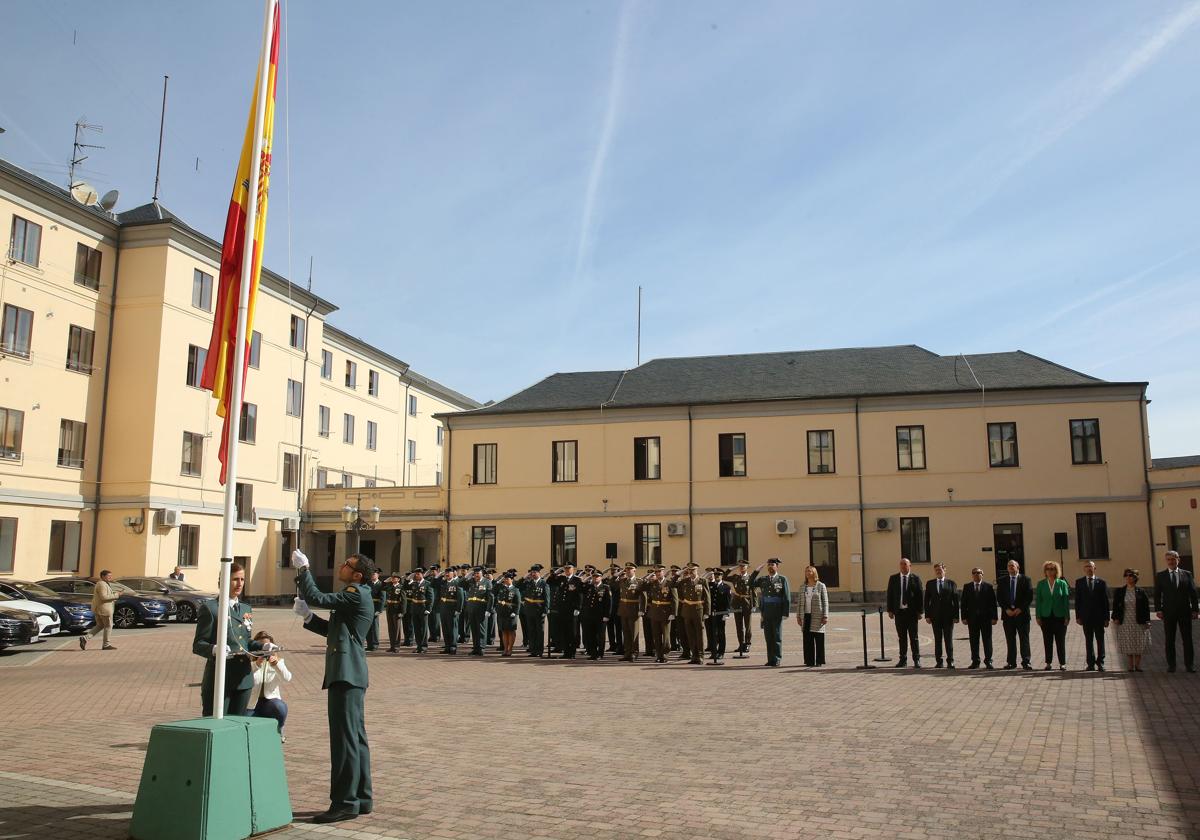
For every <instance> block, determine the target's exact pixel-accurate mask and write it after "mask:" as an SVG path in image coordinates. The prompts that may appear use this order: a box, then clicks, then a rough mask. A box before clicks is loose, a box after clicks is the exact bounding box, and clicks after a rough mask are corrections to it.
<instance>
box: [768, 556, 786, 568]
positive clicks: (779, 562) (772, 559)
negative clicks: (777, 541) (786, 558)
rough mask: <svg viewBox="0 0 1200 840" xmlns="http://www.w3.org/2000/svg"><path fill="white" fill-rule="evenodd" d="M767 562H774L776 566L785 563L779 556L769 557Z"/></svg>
mask: <svg viewBox="0 0 1200 840" xmlns="http://www.w3.org/2000/svg"><path fill="white" fill-rule="evenodd" d="M767 562H768V563H774V564H775V565H776V566H782V565H783V561H782V560H780V559H779V558H778V557H769V558H767Z"/></svg>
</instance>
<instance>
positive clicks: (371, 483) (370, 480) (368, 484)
mask: <svg viewBox="0 0 1200 840" xmlns="http://www.w3.org/2000/svg"><path fill="white" fill-rule="evenodd" d="M377 483H378V482H376V481H375V479H373V478H368V479H367V480H366V481H364V482H363V486H364V487H375V486H376V484H377Z"/></svg>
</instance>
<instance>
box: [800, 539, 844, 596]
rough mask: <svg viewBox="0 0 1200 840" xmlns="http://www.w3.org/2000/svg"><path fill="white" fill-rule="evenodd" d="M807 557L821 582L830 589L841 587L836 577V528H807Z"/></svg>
mask: <svg viewBox="0 0 1200 840" xmlns="http://www.w3.org/2000/svg"><path fill="white" fill-rule="evenodd" d="M808 556H809V562H811V563H812V564H813V565H814V566H816V568H817V575H818V576H819V577H820V579H821V582H822V583H824V584H825V586H827V587H828V588H830V589H837V588H838V587H839V586H840V585H841V581H840V580H839V577H838V543H837V528H809V529H808Z"/></svg>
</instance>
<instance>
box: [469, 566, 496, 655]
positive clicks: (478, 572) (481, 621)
mask: <svg viewBox="0 0 1200 840" xmlns="http://www.w3.org/2000/svg"><path fill="white" fill-rule="evenodd" d="M491 611H492V582H491V581H490V580H485V579H484V577H483V569H480V568H478V567H477V568H476V569H475V571H474V574H473V575H472V580H471V582H470V583H469V584H468V585H467V624H468V626H469V627H470V628H471V656H483V646H484V634H485V633H486V632H487V617H488V613H490V612H491Z"/></svg>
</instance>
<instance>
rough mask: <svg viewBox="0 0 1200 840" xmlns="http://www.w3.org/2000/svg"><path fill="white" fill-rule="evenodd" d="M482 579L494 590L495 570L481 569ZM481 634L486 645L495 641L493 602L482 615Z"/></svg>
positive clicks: (490, 644)
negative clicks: (482, 632)
mask: <svg viewBox="0 0 1200 840" xmlns="http://www.w3.org/2000/svg"><path fill="white" fill-rule="evenodd" d="M483 579H484V580H485V581H487V584H488V586H489V587H491V589H492V590H493V591H495V589H496V586H497V583H496V570H495V569H490V568H489V569H484V570H483ZM483 636H484V645H485V646H486V647H491V646H492V645H493V644H495V643H496V608H495V605H494V604H493V606H492V608H491V609H490V610H488V614H487V616H485V617H484V634H483Z"/></svg>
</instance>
